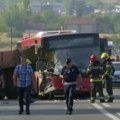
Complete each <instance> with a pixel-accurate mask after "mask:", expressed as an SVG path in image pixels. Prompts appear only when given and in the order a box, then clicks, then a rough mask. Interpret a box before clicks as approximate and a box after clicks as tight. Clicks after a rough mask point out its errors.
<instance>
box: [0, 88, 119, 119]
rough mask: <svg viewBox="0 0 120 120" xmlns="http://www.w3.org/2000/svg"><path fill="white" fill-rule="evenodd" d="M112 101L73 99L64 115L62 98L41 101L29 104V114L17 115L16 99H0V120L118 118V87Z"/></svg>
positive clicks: (64, 109)
mask: <svg viewBox="0 0 120 120" xmlns="http://www.w3.org/2000/svg"><path fill="white" fill-rule="evenodd" d="M105 95H106V93H105ZM114 95H115V100H114V102H113V103H100V102H99V99H97V100H96V102H95V103H93V104H92V103H90V102H89V99H80V100H75V101H74V111H73V114H72V115H66V114H65V112H66V106H65V101H64V100H54V101H47V100H45V101H41V100H37V101H36V102H34V103H32V104H31V108H30V109H31V115H26V114H25V113H24V114H23V115H18V110H19V107H18V101H17V100H14V101H13V100H9V101H0V120H21V119H24V120H120V89H114Z"/></svg>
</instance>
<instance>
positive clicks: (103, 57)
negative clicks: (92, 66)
mask: <svg viewBox="0 0 120 120" xmlns="http://www.w3.org/2000/svg"><path fill="white" fill-rule="evenodd" d="M108 58H110V56H109V54H108V53H105V52H104V53H102V55H101V59H108Z"/></svg>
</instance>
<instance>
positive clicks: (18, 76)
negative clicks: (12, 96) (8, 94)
mask: <svg viewBox="0 0 120 120" xmlns="http://www.w3.org/2000/svg"><path fill="white" fill-rule="evenodd" d="M20 61H21V64H19V65H17V66H16V67H15V70H14V73H13V84H14V85H15V86H17V87H18V95H19V107H20V110H19V114H22V113H23V112H24V108H23V107H24V101H23V99H24V95H25V94H26V98H25V99H26V114H27V115H30V110H29V108H30V99H29V98H30V92H31V85H32V81H33V79H34V74H33V69H32V67H31V66H30V65H29V64H27V62H26V58H25V57H24V56H21V58H20Z"/></svg>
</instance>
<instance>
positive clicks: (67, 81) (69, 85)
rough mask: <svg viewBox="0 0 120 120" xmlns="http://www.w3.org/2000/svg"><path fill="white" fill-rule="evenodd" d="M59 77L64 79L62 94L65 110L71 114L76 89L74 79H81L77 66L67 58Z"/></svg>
mask: <svg viewBox="0 0 120 120" xmlns="http://www.w3.org/2000/svg"><path fill="white" fill-rule="evenodd" d="M60 77H61V78H63V80H64V95H65V99H66V106H67V112H66V114H69V115H71V114H72V112H73V100H74V95H75V91H76V80H77V78H78V77H80V78H79V79H80V80H81V75H80V72H79V70H78V67H77V66H76V65H74V64H72V60H71V59H70V58H69V59H67V60H66V65H65V66H64V67H63V68H62V72H61V76H60Z"/></svg>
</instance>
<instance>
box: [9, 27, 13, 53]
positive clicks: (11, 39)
mask: <svg viewBox="0 0 120 120" xmlns="http://www.w3.org/2000/svg"><path fill="white" fill-rule="evenodd" d="M10 33H11V41H10V43H11V51H12V42H13V41H12V27H11V28H10Z"/></svg>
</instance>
